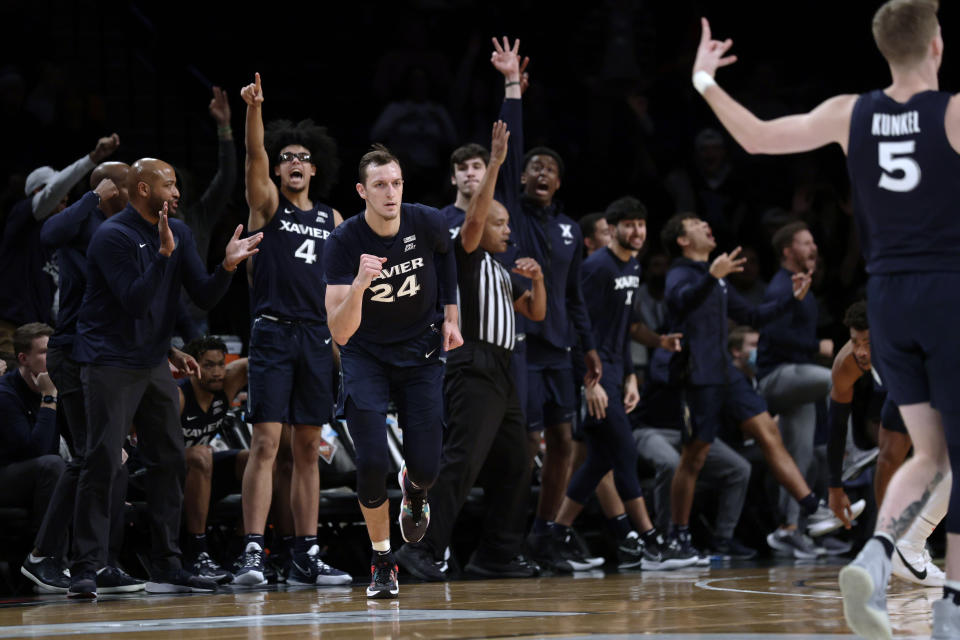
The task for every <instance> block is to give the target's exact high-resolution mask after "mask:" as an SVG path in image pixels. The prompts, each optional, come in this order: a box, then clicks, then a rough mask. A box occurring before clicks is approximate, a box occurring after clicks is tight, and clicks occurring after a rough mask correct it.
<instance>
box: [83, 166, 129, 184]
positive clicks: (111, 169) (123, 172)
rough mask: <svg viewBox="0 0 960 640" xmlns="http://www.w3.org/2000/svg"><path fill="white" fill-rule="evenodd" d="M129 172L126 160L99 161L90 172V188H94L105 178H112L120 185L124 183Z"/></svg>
mask: <svg viewBox="0 0 960 640" xmlns="http://www.w3.org/2000/svg"><path fill="white" fill-rule="evenodd" d="M129 173H130V165H128V164H127V163H126V162H101V163H100V164H98V165H97V168H96V169H94V170H93V173H91V174H90V188H91V189H96V188H97V185H98V184H100V183H101V182H103V181H104V180H105V179H107V178H110V179H111V180H113V183H114V184H115V185H117V186H118V187H122V186H123V185H125V184H126V182H127V175H128V174H129Z"/></svg>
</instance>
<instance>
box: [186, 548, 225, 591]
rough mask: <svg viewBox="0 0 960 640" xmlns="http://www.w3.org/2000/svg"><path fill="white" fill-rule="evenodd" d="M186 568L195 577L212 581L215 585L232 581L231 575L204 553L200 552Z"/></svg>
mask: <svg viewBox="0 0 960 640" xmlns="http://www.w3.org/2000/svg"><path fill="white" fill-rule="evenodd" d="M187 568H188V569H189V570H190V572H191V573H193V574H194V575H196V576H200V577H201V578H207V579H209V580H213V581H214V582H216V583H217V584H225V583H227V582H230V581H231V580H233V574H232V573H230V572H229V571H227V570H226V569H224V568H223V567H221V566H220V564H219V563H218V562H217V561H216V560H214V559H213V558H211V557H210V554H209V553H207V552H206V551H201V552H200V553H198V554H197V556H196V557H195V558H193V561H192V562H188V563H187Z"/></svg>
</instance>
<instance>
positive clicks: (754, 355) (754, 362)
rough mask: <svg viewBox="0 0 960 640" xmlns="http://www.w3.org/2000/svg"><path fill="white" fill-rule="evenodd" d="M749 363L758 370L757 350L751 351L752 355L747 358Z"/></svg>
mask: <svg viewBox="0 0 960 640" xmlns="http://www.w3.org/2000/svg"><path fill="white" fill-rule="evenodd" d="M747 362H748V363H749V364H750V366H751V367H753V368H754V369H756V368H757V350H756V349H750V355H749V356H747Z"/></svg>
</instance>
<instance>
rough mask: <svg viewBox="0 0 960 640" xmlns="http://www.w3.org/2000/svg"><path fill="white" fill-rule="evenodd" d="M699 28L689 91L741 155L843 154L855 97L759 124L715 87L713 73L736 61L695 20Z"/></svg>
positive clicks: (838, 98)
mask: <svg viewBox="0 0 960 640" xmlns="http://www.w3.org/2000/svg"><path fill="white" fill-rule="evenodd" d="M700 22H701V27H702V29H703V31H702V35H701V37H700V46H699V47H698V49H697V57H696V59H695V60H694V63H693V84H694V87H695V88H696V89H697V91H699V92H700V93H701V94H702V95H703V98H704V99H705V100H706V101H707V104H708V105H710V108H711V109H713V112H714V113H715V114H716V116H717V118H718V119H719V120H720V122H721V123H722V124H723V126H724V127H725V128H726V129H727V131H729V132H730V135H732V136H733V138H734V140H736V141H737V142H738V143H739V144H740V146H741V147H743V148H744V150H746V151H747V153H766V154H785V153H800V152H803V151H811V150H813V149H818V148H820V147H822V146H825V145H828V144H830V143H832V142H836V143H837V144H839V145H840V146H841V147H842V148H843V151H844V153H846V150H847V138H848V137H849V134H850V114H851V113H852V112H853V105H854V103H855V102H856V100H857V96H855V95H850V94H848V95H839V96H835V97H833V98H830V99H828V100H826V101H825V102H823V103H821V104H820V105H819V106H818V107H816V108H815V109H814V110H813V111H810V112H809V113H804V114H798V115H792V116H784V117H782V118H776V119H774V120H761V119H760V118H758V117H756V116H755V115H753V113H751V112H750V110H748V109H747V108H746V107H744V106H743V105H742V104H740V103H739V102H737V101H736V100H734V99H733V98H732V97H731V96H730V94H728V93H727V92H726V91H724V90H723V89H722V88H721V87H720V85H718V84H717V83H716V80H715V79H714V76H715V75H716V72H717V69H718V68H720V67H725V66H727V65H729V64H733V63H734V62H736V61H737V57H736V56H727V55H726V54H727V52H728V51H729V50H730V47H732V46H733V41H732V40H730V39H727V40H724V41H722V42H721V41H719V40H714V39H713V38H712V37H711V34H710V23H709V22H707V19H706V18H701V19H700Z"/></svg>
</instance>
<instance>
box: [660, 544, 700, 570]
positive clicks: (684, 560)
mask: <svg viewBox="0 0 960 640" xmlns="http://www.w3.org/2000/svg"><path fill="white" fill-rule="evenodd" d="M660 553H661V555H662V557H663V563H664V566H663V567H662V568H663V569H682V568H684V567H692V566H693V565H695V564H697V563H698V562H699V561H700V554H699V553H698V552H697V550H696V549H694V548H693V545H692V544H688V545H684V544H681V542H680V541H679V540H678V539H676V538H670V539H669V540H667V541H666V542H665V543H664V544H663V546H661V547H660Z"/></svg>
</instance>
